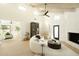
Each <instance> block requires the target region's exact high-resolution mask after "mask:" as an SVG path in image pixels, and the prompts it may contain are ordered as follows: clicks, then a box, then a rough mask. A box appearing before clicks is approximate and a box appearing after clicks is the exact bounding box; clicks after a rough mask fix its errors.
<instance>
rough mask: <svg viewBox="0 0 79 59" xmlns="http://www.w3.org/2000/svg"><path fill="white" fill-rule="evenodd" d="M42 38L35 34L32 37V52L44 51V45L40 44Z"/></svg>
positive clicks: (39, 52)
mask: <svg viewBox="0 0 79 59" xmlns="http://www.w3.org/2000/svg"><path fill="white" fill-rule="evenodd" d="M40 39H41V38H40ZM40 39H38V38H36V37H35V36H33V37H32V38H31V39H30V49H31V51H32V52H34V53H38V54H41V53H42V47H41V45H40V44H39V40H40Z"/></svg>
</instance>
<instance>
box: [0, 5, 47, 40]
mask: <svg viewBox="0 0 79 59" xmlns="http://www.w3.org/2000/svg"><path fill="white" fill-rule="evenodd" d="M19 6H24V7H25V8H26V11H22V10H19V9H18V7H19ZM34 10H35V8H32V7H31V6H29V5H26V4H0V19H5V20H6V19H8V20H15V21H18V22H20V23H21V29H20V30H21V34H20V39H23V38H24V35H25V33H26V32H29V33H30V22H32V21H35V22H38V23H39V25H40V33H42V32H44V31H47V29H46V28H47V27H46V25H45V18H44V17H42V16H36V15H34V14H33V13H34ZM35 18H36V20H34V19H35Z"/></svg>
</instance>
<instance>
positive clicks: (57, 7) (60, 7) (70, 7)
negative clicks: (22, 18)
mask: <svg viewBox="0 0 79 59" xmlns="http://www.w3.org/2000/svg"><path fill="white" fill-rule="evenodd" d="M29 5H30V6H32V7H34V8H37V9H43V10H44V9H45V4H44V3H35V4H34V3H33V4H29ZM75 8H79V3H47V5H46V9H47V10H50V11H74V10H75Z"/></svg>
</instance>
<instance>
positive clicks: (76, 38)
mask: <svg viewBox="0 0 79 59" xmlns="http://www.w3.org/2000/svg"><path fill="white" fill-rule="evenodd" d="M68 37H69V41H72V42H74V43H77V44H79V33H73V32H69V33H68Z"/></svg>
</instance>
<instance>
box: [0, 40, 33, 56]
mask: <svg viewBox="0 0 79 59" xmlns="http://www.w3.org/2000/svg"><path fill="white" fill-rule="evenodd" d="M32 55H34V53H32V52H31V50H30V49H29V41H22V40H5V41H3V42H2V44H1V45H0V56H32Z"/></svg>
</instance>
